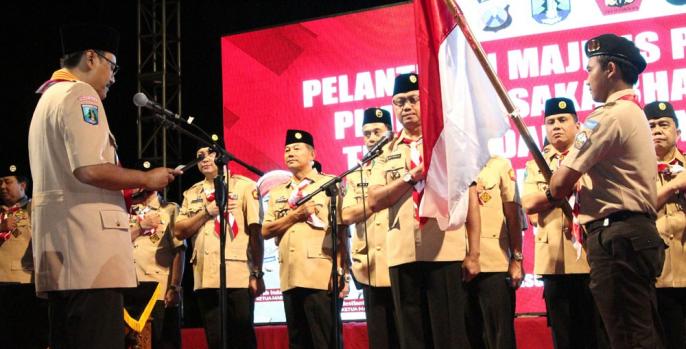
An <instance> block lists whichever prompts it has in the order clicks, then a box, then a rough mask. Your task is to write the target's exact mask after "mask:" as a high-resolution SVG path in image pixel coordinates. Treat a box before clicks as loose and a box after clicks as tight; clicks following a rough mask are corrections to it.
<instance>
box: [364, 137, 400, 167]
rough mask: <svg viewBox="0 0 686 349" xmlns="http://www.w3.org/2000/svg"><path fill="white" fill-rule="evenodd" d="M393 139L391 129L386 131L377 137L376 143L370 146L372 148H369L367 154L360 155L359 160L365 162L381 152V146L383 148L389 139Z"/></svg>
mask: <svg viewBox="0 0 686 349" xmlns="http://www.w3.org/2000/svg"><path fill="white" fill-rule="evenodd" d="M392 140H393V132H392V131H386V133H385V134H384V135H383V137H381V139H379V141H378V142H376V144H374V146H373V147H372V149H369V151H368V152H367V154H365V156H364V157H362V160H360V161H361V162H363V163H365V162H367V161H369V159H370V158H372V157H374V156H376V155H377V153H381V148H383V146H384V145H386V144H388V143H389V142H390V141H392Z"/></svg>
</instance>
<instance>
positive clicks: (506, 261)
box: [459, 156, 521, 273]
mask: <svg viewBox="0 0 686 349" xmlns="http://www.w3.org/2000/svg"><path fill="white" fill-rule="evenodd" d="M476 190H477V195H478V196H479V209H480V210H481V238H480V239H479V241H480V243H479V246H480V247H479V249H480V252H481V257H479V265H480V266H481V271H482V272H484V273H496V272H506V271H507V270H508V268H509V267H510V232H509V230H508V229H507V222H506V221H505V211H503V203H505V202H518V200H519V198H517V197H516V195H517V189H516V182H515V176H514V170H513V169H512V164H511V163H510V161H509V160H507V159H504V158H501V157H499V156H494V157H491V158H490V159H489V160H488V162H487V163H486V166H485V167H484V168H483V169H482V170H481V172H480V173H479V176H478V177H477V181H476ZM459 231H461V232H462V233H461V234H466V233H467V231H466V229H465V227H464V226H462V227H461V228H460V229H459ZM520 234H521V232H520Z"/></svg>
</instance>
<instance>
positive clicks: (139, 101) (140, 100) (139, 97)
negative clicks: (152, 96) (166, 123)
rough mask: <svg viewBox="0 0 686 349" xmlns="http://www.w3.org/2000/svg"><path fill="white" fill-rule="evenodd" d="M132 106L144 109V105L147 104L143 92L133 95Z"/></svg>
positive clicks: (146, 97) (146, 98)
mask: <svg viewBox="0 0 686 349" xmlns="http://www.w3.org/2000/svg"><path fill="white" fill-rule="evenodd" d="M133 104H135V105H136V106H138V107H145V105H146V104H148V96H146V95H145V93H143V92H138V93H136V94H135V95H133Z"/></svg>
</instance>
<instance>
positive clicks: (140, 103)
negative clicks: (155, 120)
mask: <svg viewBox="0 0 686 349" xmlns="http://www.w3.org/2000/svg"><path fill="white" fill-rule="evenodd" d="M133 104H135V105H136V106H137V107H140V108H147V109H151V110H153V111H155V112H157V113H160V114H164V115H166V116H169V117H172V118H175V119H180V120H183V121H185V122H186V123H187V124H190V123H192V122H193V118H192V117H189V118H188V120H185V119H183V118H182V117H181V116H180V115H179V114H176V113H174V112H173V111H171V110H169V109H166V108H162V106H161V105H159V104H158V103H157V102H155V101H151V100H150V99H148V96H146V95H145V93H143V92H138V93H136V94H135V95H133Z"/></svg>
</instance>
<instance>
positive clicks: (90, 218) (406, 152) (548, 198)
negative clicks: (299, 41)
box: [0, 26, 686, 349]
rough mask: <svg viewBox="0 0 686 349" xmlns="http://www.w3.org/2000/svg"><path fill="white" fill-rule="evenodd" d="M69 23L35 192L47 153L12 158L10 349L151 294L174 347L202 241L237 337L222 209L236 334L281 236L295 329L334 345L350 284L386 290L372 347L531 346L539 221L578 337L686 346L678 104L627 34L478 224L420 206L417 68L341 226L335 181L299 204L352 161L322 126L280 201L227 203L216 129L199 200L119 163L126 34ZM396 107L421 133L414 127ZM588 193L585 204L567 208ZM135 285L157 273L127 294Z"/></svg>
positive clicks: (211, 320)
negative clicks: (332, 167)
mask: <svg viewBox="0 0 686 349" xmlns="http://www.w3.org/2000/svg"><path fill="white" fill-rule="evenodd" d="M61 34H62V45H63V57H62V60H61V69H59V70H57V71H55V72H54V74H53V75H52V77H51V78H50V79H49V80H48V81H46V83H45V84H43V85H42V86H41V87H40V89H39V91H38V92H39V93H41V94H42V96H41V98H40V101H39V102H38V105H37V107H36V110H35V113H34V115H33V119H32V122H31V127H30V132H29V154H30V165H31V172H32V175H33V177H32V178H33V200H31V199H29V195H28V193H27V192H26V189H27V186H28V185H29V182H30V178H29V177H28V174H29V172H28V168H27V167H26V166H25V165H22V163H21V162H17V163H16V164H13V165H11V166H9V164H8V165H7V166H3V167H2V172H1V173H0V199H1V203H2V206H1V213H0V321H2V325H0V338H2V339H3V343H5V344H7V343H10V344H9V345H10V347H12V346H14V347H16V348H45V347H46V346H47V345H48V343H50V347H51V348H54V349H60V348H122V347H123V346H124V334H123V333H124V317H125V316H126V317H127V320H126V323H127V324H129V326H136V321H135V318H136V316H135V315H134V316H131V315H129V313H131V314H146V313H147V314H148V315H149V316H150V318H151V319H152V338H153V347H154V348H179V347H180V334H179V333H180V332H179V331H180V325H179V324H180V313H179V300H180V292H181V291H182V289H181V279H182V274H183V265H184V262H185V261H184V256H185V255H186V254H188V255H189V256H190V264H191V265H192V267H193V271H192V272H193V280H194V284H193V288H194V292H195V295H196V299H197V302H198V307H199V309H200V313H201V316H202V321H203V326H204V329H205V334H206V337H207V341H208V345H209V347H210V348H219V347H220V342H219V338H220V332H221V329H220V328H219V323H220V320H219V316H220V312H219V299H218V294H219V293H218V287H219V216H220V215H221V214H223V215H224V217H225V221H226V222H227V223H226V224H227V228H226V231H227V246H226V250H225V251H226V262H227V274H228V279H227V288H228V290H227V293H226V302H227V308H228V312H227V313H228V321H227V322H226V326H227V327H228V333H229V343H230V346H231V347H232V348H255V347H256V337H255V332H254V329H253V309H254V302H255V298H256V297H258V296H259V295H260V294H261V293H262V292H264V289H265V286H264V282H263V279H262V278H263V275H264V273H263V271H262V259H263V239H275V241H276V244H277V245H278V261H279V270H280V275H279V276H280V286H281V291H282V294H283V301H284V308H285V314H286V320H287V326H288V336H289V342H290V347H291V348H332V347H333V346H334V343H333V341H334V331H335V330H334V328H335V326H334V323H335V321H334V318H335V317H336V316H339V314H338V313H337V312H334V311H333V310H332V309H333V308H332V307H331V306H330V304H331V303H332V301H333V300H334V299H336V300H337V301H339V302H341V299H342V298H344V297H345V296H346V294H347V292H348V290H349V283H350V282H355V283H357V285H358V286H359V287H361V288H362V290H363V293H364V301H365V308H366V315H367V328H368V332H369V346H370V348H408V349H415V348H470V347H472V348H514V347H515V346H516V341H515V333H514V315H515V313H514V310H515V291H516V289H517V288H518V287H519V285H520V284H521V281H522V279H523V277H524V275H525V271H524V268H523V266H522V260H523V256H522V230H523V227H525V224H526V222H524V221H526V220H528V221H529V222H530V223H531V224H532V225H534V226H535V230H534V231H535V236H534V239H535V246H536V247H535V262H534V270H533V273H534V274H536V275H538V276H539V277H540V278H541V279H542V280H543V284H544V298H545V304H546V308H547V317H548V324H549V326H550V328H551V330H552V331H551V332H552V336H553V342H554V344H555V347H556V348H609V347H612V348H684V347H685V346H686V322H685V315H684V314H685V313H686V255H685V253H686V252H685V251H686V250H685V249H684V239H685V236H684V230H686V212H685V208H684V207H685V205H686V196H685V194H684V190H685V189H686V173H684V172H685V171H684V166H686V165H685V164H684V162H685V161H686V157H685V156H684V154H682V153H681V152H680V151H679V149H678V148H677V146H676V142H677V139H678V138H679V136H680V130H679V128H678V120H677V118H676V115H675V112H674V109H673V107H672V106H671V105H670V103H668V102H661V101H656V102H652V103H649V104H647V105H646V106H645V108H644V109H642V108H641V106H640V104H639V102H638V100H637V98H636V95H635V93H634V91H633V90H632V86H633V85H634V84H635V83H636V81H637V78H638V75H639V74H640V73H641V72H642V71H643V70H644V69H645V68H646V62H645V60H644V59H643V57H642V56H641V55H640V53H639V50H638V49H637V48H636V47H635V45H634V44H633V43H632V42H630V41H628V40H626V39H624V38H621V37H618V36H616V35H612V34H606V35H601V36H598V37H595V38H592V39H590V40H589V41H588V42H587V44H586V46H585V52H586V55H587V56H588V57H589V61H588V67H587V70H588V78H587V85H588V87H589V88H590V92H591V94H592V96H593V98H594V100H595V101H597V102H599V103H603V104H602V106H600V107H598V108H597V109H595V110H594V111H593V112H592V113H591V114H590V115H589V116H588V117H587V118H586V120H585V122H583V123H580V120H579V119H578V117H577V113H576V111H575V109H574V103H573V101H572V100H570V99H568V98H565V97H563V96H560V97H558V98H552V99H550V100H548V101H547V102H546V106H545V129H546V140H547V145H545V147H544V148H543V156H544V157H545V160H546V162H547V163H548V165H549V166H550V168H551V169H552V170H553V171H554V174H553V177H552V179H551V181H550V183H547V182H546V180H545V179H544V178H543V175H542V174H541V171H540V170H539V168H538V166H537V165H536V164H535V163H534V162H533V161H529V162H528V163H527V165H526V176H525V180H524V186H523V189H522V194H521V200H520V197H519V195H520V194H519V190H518V188H517V184H516V178H515V175H514V171H513V168H512V165H511V164H510V162H509V161H508V160H507V159H504V158H501V157H498V156H493V157H492V158H491V159H490V160H489V161H488V163H487V164H486V166H485V167H484V168H483V170H482V171H481V173H480V174H479V175H478V177H477V178H475V179H474V181H473V183H472V185H471V186H470V188H469V191H468V195H469V204H468V213H467V219H466V223H465V225H464V227H463V228H461V229H458V230H455V231H443V230H441V229H440V228H439V226H438V224H437V222H436V220H435V219H432V218H423V217H419V216H418V205H419V202H420V200H421V195H422V190H423V186H424V181H425V177H424V168H423V161H422V154H423V153H422V127H421V108H420V95H419V76H418V75H417V74H415V73H410V74H402V75H399V76H397V78H396V79H395V86H394V90H393V96H392V99H391V102H392V106H393V116H392V115H391V113H389V112H388V111H386V110H383V109H380V108H369V109H367V110H365V112H364V121H363V125H362V133H363V136H364V145H365V146H366V147H367V148H371V147H373V146H374V145H375V144H376V142H378V141H379V139H380V138H381V137H382V136H383V135H384V134H386V132H387V131H395V136H394V138H393V140H392V141H391V142H390V143H389V144H387V145H386V146H385V147H384V151H383V153H382V155H381V156H379V157H377V158H376V159H374V160H373V161H370V162H368V163H366V164H364V165H363V167H362V169H361V170H360V171H358V172H354V173H352V174H351V175H350V176H348V178H347V183H346V185H345V190H344V195H343V199H342V200H341V202H340V204H339V205H340V207H339V210H338V211H339V212H340V215H338V217H337V221H336V222H335V224H338V225H340V229H339V232H342V234H339V238H338V239H337V241H333V239H332V237H331V226H330V225H331V222H329V219H328V210H329V198H328V197H327V196H326V195H325V193H324V192H322V193H320V194H318V195H316V196H314V197H313V198H312V200H310V201H308V202H306V203H305V204H303V205H300V206H298V205H296V203H297V202H298V200H299V199H301V198H302V197H304V196H305V195H307V194H308V193H310V192H312V191H313V190H315V189H316V188H318V187H319V186H320V185H321V184H323V183H325V182H327V181H328V180H330V179H331V176H329V175H327V174H324V173H321V170H316V169H314V168H313V163H314V161H315V157H316V148H315V144H316V143H319V142H321V141H317V142H315V139H313V137H312V135H311V134H310V133H308V132H307V131H305V130H288V131H286V132H285V136H286V137H285V144H284V164H285V166H286V167H287V168H288V171H289V172H290V173H291V175H292V176H291V178H290V179H287V180H284V181H282V182H281V183H278V184H277V185H276V186H274V187H273V188H271V190H270V192H269V194H268V195H269V199H268V204H267V205H266V207H265V209H264V212H263V219H260V212H259V210H260V204H259V200H260V195H259V194H258V188H257V187H256V183H255V182H254V181H252V180H250V179H248V178H246V177H243V176H239V175H235V174H231V175H230V176H228V181H227V182H228V187H229V193H228V208H227V210H226V211H225V212H224V213H221V212H219V208H218V206H217V204H216V201H215V192H214V190H215V187H214V178H215V177H216V176H217V173H218V168H217V165H216V164H215V162H214V160H215V153H214V152H213V151H211V150H210V149H208V148H201V149H199V150H198V152H197V155H198V156H199V157H200V156H202V157H203V159H202V161H200V162H199V163H198V169H199V170H200V172H201V173H202V174H203V175H204V177H205V178H204V180H202V181H200V182H198V183H196V184H194V185H193V186H191V187H190V188H189V189H188V190H186V191H185V192H184V194H183V203H182V204H181V207H180V208H179V207H178V205H176V204H174V203H171V202H165V201H164V200H163V199H162V198H161V196H160V195H158V193H157V190H160V189H162V188H164V187H165V186H167V185H168V184H169V183H170V182H171V181H173V179H174V177H175V176H178V175H180V174H181V173H180V172H179V171H177V170H172V169H166V168H156V169H153V170H149V171H139V170H134V169H126V168H124V167H121V166H120V165H119V162H118V159H117V156H116V140H115V138H114V136H113V135H112V134H111V133H110V132H109V127H108V123H107V117H106V115H105V110H104V108H103V105H102V100H103V99H104V98H105V97H106V95H107V91H108V89H109V87H110V86H111V85H112V84H113V83H114V75H115V73H116V71H117V69H118V65H117V64H116V52H117V44H118V34H117V33H116V32H115V31H113V30H112V29H110V28H107V27H102V26H72V27H65V28H63V29H62V32H61ZM392 117H395V118H396V119H397V121H398V122H399V123H400V124H401V125H402V126H403V127H402V130H400V131H398V130H393V129H392V125H393V122H392ZM646 118H647V119H646ZM456 141H459V140H456ZM130 188H142V189H145V190H146V191H147V192H149V193H151V194H148V195H147V196H145V197H144V198H142V199H140V198H139V199H137V200H134V201H131V200H128V201H125V199H124V198H123V197H122V190H125V189H130ZM127 191H128V190H127ZM568 204H569V205H570V208H571V209H572V210H571V211H572V217H569V218H568V217H566V216H565V214H564V213H563V210H562V209H561V208H560V207H561V206H562V205H568ZM125 205H126V206H128V207H126V206H125ZM522 208H523V210H524V211H525V212H526V214H527V215H528V219H526V218H523V216H522V215H520V213H521V212H522ZM353 224H354V229H352V230H351V231H350V234H348V233H347V230H346V229H347V227H348V226H349V225H353ZM348 237H351V239H350V243H348ZM186 239H191V241H192V244H191V246H192V251H188V252H186V251H185V249H186V244H185V242H184V241H185V240H186ZM334 244H337V247H338V248H337V251H338V253H337V255H336V256H333V255H332V249H333V246H334ZM666 247H668V248H666ZM333 258H336V259H337V263H338V265H339V268H338V272H337V274H338V275H332V274H334V273H332V261H333ZM333 283H338V285H339V286H340V287H339V288H338V289H339V290H340V292H339V294H332V292H331V290H332V285H333ZM135 287H137V288H136V290H144V289H145V290H148V291H149V292H142V291H141V292H130V291H126V290H127V289H129V288H135ZM36 293H37V294H38V296H40V298H37V297H36V296H35V295H36ZM150 294H153V295H154V296H153V297H152V298H151V296H150ZM45 298H47V300H44V299H45ZM148 299H152V301H148ZM339 305H340V304H339ZM124 307H125V308H126V311H127V313H126V315H123V314H122V313H123V312H122V309H123V308H124ZM48 309H49V311H48ZM339 309H340V308H339ZM129 317H130V318H131V319H129ZM48 323H49V325H48ZM139 325H140V324H139ZM336 330H337V331H340V330H341V329H340V328H338V329H336ZM8 339H9V341H8ZM3 347H6V346H4V345H3Z"/></svg>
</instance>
